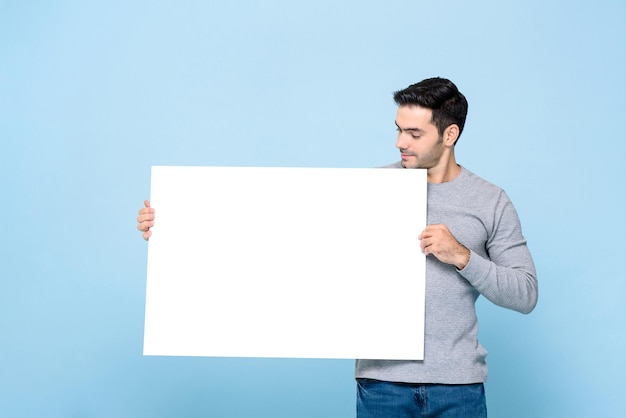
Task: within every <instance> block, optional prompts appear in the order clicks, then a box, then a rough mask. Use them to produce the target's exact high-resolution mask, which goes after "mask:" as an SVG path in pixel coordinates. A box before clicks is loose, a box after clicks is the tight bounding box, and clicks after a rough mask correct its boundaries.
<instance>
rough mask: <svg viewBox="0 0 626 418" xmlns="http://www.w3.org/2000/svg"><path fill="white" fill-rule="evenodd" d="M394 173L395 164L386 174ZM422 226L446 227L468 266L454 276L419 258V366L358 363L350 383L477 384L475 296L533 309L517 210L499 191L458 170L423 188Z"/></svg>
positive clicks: (480, 357) (533, 288)
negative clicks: (422, 298)
mask: <svg viewBox="0 0 626 418" xmlns="http://www.w3.org/2000/svg"><path fill="white" fill-rule="evenodd" d="M401 167H402V166H401V164H400V163H396V164H393V165H391V166H387V167H386V168H401ZM428 224H445V225H447V226H448V228H449V230H450V232H452V234H453V235H454V236H455V238H456V239H457V240H458V241H459V242H460V243H461V244H463V245H465V246H466V247H467V248H468V249H469V250H470V252H471V255H470V260H469V263H468V264H467V266H465V268H464V269H463V270H457V269H456V268H455V267H454V266H452V265H449V264H444V263H442V262H440V261H438V260H437V259H436V258H435V257H434V256H432V255H431V256H428V257H427V258H426V313H425V320H426V324H425V335H424V360H423V361H398V360H391V361H390V360H357V361H356V372H355V375H356V377H357V378H370V379H377V380H384V381H391V382H407V383H443V384H467V383H479V382H484V381H485V380H486V378H487V364H486V362H485V357H486V356H487V352H486V350H485V349H484V348H483V347H482V345H481V344H480V343H479V342H478V320H477V318H476V309H475V305H474V304H475V302H476V299H477V298H478V296H479V295H483V296H484V297H486V298H487V299H488V300H490V301H491V302H493V303H495V304H496V305H499V306H502V307H505V308H509V309H513V310H516V311H519V312H522V313H529V312H530V311H532V310H533V308H534V307H535V305H536V303H537V279H536V273H535V267H534V264H533V260H532V258H531V256H530V252H529V251H528V248H527V246H526V240H525V239H524V237H523V235H522V230H521V226H520V222H519V218H518V215H517V212H516V211H515V208H514V207H513V204H512V203H511V201H510V200H509V198H508V196H507V195H506V193H505V192H504V191H503V190H502V189H500V188H499V187H497V186H495V185H493V184H491V183H489V182H487V181H485V180H483V179H481V178H480V177H478V176H476V175H475V174H473V173H471V172H470V171H469V170H466V169H465V168H463V167H462V168H461V172H460V174H459V175H458V176H457V177H456V178H455V179H454V180H452V181H449V182H446V183H439V184H430V183H429V184H428ZM416 239H417V237H416ZM372 314H373V315H375V314H376V312H375V311H373V312H372ZM361 320H367V317H366V316H361ZM407 332H410V330H407ZM372 337H373V338H375V336H372Z"/></svg>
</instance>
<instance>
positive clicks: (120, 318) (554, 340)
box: [0, 0, 626, 418]
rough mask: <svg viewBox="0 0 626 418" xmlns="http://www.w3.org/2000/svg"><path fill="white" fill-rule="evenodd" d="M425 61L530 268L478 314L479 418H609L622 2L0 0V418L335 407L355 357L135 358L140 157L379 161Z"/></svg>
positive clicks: (618, 329)
mask: <svg viewBox="0 0 626 418" xmlns="http://www.w3.org/2000/svg"><path fill="white" fill-rule="evenodd" d="M436 75H440V76H444V77H448V78H451V79H452V80H453V81H455V83H456V84H457V85H458V86H459V88H460V89H461V91H463V92H464V93H465V94H466V96H467V97H468V99H469V103H470V111H469V116H468V121H467V128H466V131H465V132H464V134H463V136H462V137H461V139H460V142H459V144H458V146H457V157H458V160H459V161H460V162H461V163H462V164H464V165H465V166H466V167H468V168H469V169H471V170H472V171H474V172H476V173H477V174H479V175H481V176H483V177H485V178H487V179H489V180H490V181H492V182H494V183H496V184H498V185H500V186H502V187H503V188H504V189H505V190H506V191H507V192H508V193H509V195H510V196H511V198H512V199H513V201H514V202H515V204H516V207H517V209H518V212H519V213H520V217H521V219H522V223H523V226H524V232H525V235H526V237H527V239H528V241H529V245H530V248H531V251H532V252H533V255H534V257H535V260H536V264H537V268H538V272H539V280H540V302H539V305H538V307H537V309H536V310H535V311H534V312H533V313H532V314H531V315H530V316H523V315H521V314H517V313H514V312H509V311H506V310H504V309H501V308H497V307H494V306H491V305H489V304H488V303H486V302H484V301H483V302H480V303H479V305H478V309H479V315H480V319H481V340H482V342H483V344H484V345H486V347H487V349H488V350H489V352H490V354H489V357H488V361H489V366H490V378H489V381H488V383H487V391H488V392H487V396H488V405H489V410H490V414H491V416H492V417H508V418H510V417H524V418H527V417H618V416H626V404H625V403H624V402H623V396H624V375H625V374H626V362H625V360H624V357H625V353H626V337H625V332H626V305H625V304H624V297H625V296H626V285H625V274H624V265H625V259H626V258H625V257H624V250H625V245H624V234H625V233H626V227H625V226H626V225H625V220H624V214H625V203H626V168H625V167H626V165H625V164H624V158H625V157H626V152H625V149H626V146H625V143H626V135H625V134H624V120H625V116H626V77H625V75H626V3H625V2H624V1H623V0H599V1H594V2H589V1H579V0H574V1H564V0H563V1H554V0H541V1H538V0H532V1H518V2H494V1H485V0H479V1H461V0H458V1H429V2H425V1H415V0H413V1H389V2H383V1H376V2H373V1H354V0H351V1H337V0H335V1H329V0H317V1H315V2H296V1H286V0H269V1H263V2H254V1H252V0H248V1H245V0H236V1H230V2H215V1H213V2H199V1H195V2H191V1H176V2H173V1H172V2H168V1H135V2H133V1H131V2H127V1H98V2H88V1H56V2H47V1H0V139H1V142H0V182H1V183H0V184H1V188H0V192H1V197H0V199H1V200H0V202H1V204H0V222H1V229H0V260H1V261H0V362H1V364H0V416H2V417H199V416H206V417H252V416H259V417H300V418H302V417H316V418H318V417H350V416H353V415H354V404H355V401H354V381H353V378H352V374H353V362H352V361H345V360H297V359H223V358H158V357H143V356H142V339H143V314H144V298H145V273H146V254H147V245H146V244H145V242H144V241H143V240H142V239H141V238H140V234H139V233H138V232H137V231H136V229H135V225H136V224H135V217H136V212H137V210H138V209H139V207H140V206H141V204H142V201H143V199H144V198H145V197H148V193H149V183H150V166H151V165H153V164H154V165H251V166H274V165H275V166H317V167H370V166H377V165H382V164H386V163H389V162H393V161H395V160H397V158H398V155H397V152H396V150H395V149H394V147H393V144H394V141H395V130H394V128H395V127H394V123H393V121H394V117H395V105H394V103H393V101H392V98H391V93H392V92H393V91H394V90H397V89H400V88H404V87H406V86H407V85H409V84H411V83H413V82H416V81H419V80H421V79H423V78H426V77H431V76H436ZM399 211H400V212H399V216H410V208H402V207H401V206H399ZM199 221H201V220H199ZM364 309H367V307H364ZM359 316H360V314H359V313H356V312H355V318H357V319H358V317H359Z"/></svg>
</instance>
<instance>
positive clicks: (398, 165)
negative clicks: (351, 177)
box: [376, 161, 403, 168]
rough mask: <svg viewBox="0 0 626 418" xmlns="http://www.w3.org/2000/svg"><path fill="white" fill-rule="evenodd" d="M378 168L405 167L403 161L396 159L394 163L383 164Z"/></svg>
mask: <svg viewBox="0 0 626 418" xmlns="http://www.w3.org/2000/svg"><path fill="white" fill-rule="evenodd" d="M376 168H403V167H402V161H396V162H395V163H393V164H387V165H381V166H379V167H376Z"/></svg>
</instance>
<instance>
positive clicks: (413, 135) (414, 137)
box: [411, 134, 421, 139]
mask: <svg viewBox="0 0 626 418" xmlns="http://www.w3.org/2000/svg"><path fill="white" fill-rule="evenodd" d="M420 136H421V135H417V134H412V135H411V137H413V139H419V138H420Z"/></svg>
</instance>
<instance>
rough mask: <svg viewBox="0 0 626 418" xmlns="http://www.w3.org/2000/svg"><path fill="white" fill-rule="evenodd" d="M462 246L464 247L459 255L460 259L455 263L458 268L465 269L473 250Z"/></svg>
mask: <svg viewBox="0 0 626 418" xmlns="http://www.w3.org/2000/svg"><path fill="white" fill-rule="evenodd" d="M462 247H463V251H462V253H461V255H460V256H459V261H458V262H457V263H456V264H455V266H456V268H457V270H463V269H464V268H465V267H466V266H467V264H468V263H469V260H470V256H471V255H472V253H471V251H470V250H469V249H468V248H467V247H465V246H462Z"/></svg>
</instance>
